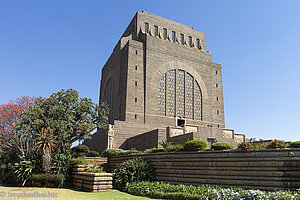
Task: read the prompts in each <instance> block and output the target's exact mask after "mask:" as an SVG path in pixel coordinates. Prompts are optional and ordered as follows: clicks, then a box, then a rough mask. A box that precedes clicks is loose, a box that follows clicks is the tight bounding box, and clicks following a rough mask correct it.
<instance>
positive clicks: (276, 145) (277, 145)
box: [267, 139, 286, 149]
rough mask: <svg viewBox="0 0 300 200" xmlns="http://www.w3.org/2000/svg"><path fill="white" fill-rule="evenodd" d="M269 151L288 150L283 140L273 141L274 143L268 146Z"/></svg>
mask: <svg viewBox="0 0 300 200" xmlns="http://www.w3.org/2000/svg"><path fill="white" fill-rule="evenodd" d="M267 148H268V149H277V148H281V149H282V148H286V144H285V142H284V141H283V140H276V139H275V140H272V142H271V143H270V144H269V145H268V146H267Z"/></svg>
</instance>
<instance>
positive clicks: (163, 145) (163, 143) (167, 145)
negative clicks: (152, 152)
mask: <svg viewBox="0 0 300 200" xmlns="http://www.w3.org/2000/svg"><path fill="white" fill-rule="evenodd" d="M172 144H173V143H172V142H168V141H162V142H161V143H160V145H161V146H162V147H163V148H164V149H166V148H169V147H170V146H171V145H172Z"/></svg>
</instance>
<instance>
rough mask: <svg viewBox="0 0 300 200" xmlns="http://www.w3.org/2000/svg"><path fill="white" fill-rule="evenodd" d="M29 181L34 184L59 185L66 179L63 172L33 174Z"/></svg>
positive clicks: (44, 185)
mask: <svg viewBox="0 0 300 200" xmlns="http://www.w3.org/2000/svg"><path fill="white" fill-rule="evenodd" d="M28 181H30V182H31V185H32V186H43V187H59V186H60V185H62V183H63V181H64V175H63V174H32V175H31V176H29V179H28Z"/></svg>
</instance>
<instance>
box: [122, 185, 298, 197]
mask: <svg viewBox="0 0 300 200" xmlns="http://www.w3.org/2000/svg"><path fill="white" fill-rule="evenodd" d="M126 191H127V192H128V193H130V194H133V195H139V196H146V197H150V198H157V199H174V200H175V199H176V200H196V199H197V200H201V199H218V200H240V199H253V200H255V199H269V200H271V199H272V200H273V199H274V200H280V199H282V200H283V199H284V200H289V199H300V193H299V192H291V191H274V192H265V191H260V190H245V189H241V188H221V187H214V186H207V185H204V186H192V185H189V186H187V185H171V184H167V183H159V182H146V181H143V182H133V183H129V184H128V185H127V187H126Z"/></svg>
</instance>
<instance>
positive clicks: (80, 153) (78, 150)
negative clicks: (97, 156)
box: [71, 145, 90, 158]
mask: <svg viewBox="0 0 300 200" xmlns="http://www.w3.org/2000/svg"><path fill="white" fill-rule="evenodd" d="M89 151H90V150H89V147H88V146H86V145H77V146H74V147H72V148H71V154H72V155H73V157H75V158H78V157H84V156H86V155H87V154H88V153H89Z"/></svg>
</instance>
